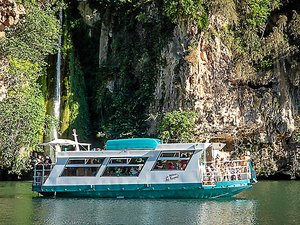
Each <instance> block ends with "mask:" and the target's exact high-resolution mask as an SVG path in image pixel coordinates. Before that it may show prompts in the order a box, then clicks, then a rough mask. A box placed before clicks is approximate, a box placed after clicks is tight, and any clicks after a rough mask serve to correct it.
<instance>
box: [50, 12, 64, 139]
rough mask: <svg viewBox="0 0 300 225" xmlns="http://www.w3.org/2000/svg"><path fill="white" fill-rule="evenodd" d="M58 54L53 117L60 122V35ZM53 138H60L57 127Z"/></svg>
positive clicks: (60, 38) (60, 37) (60, 14)
mask: <svg viewBox="0 0 300 225" xmlns="http://www.w3.org/2000/svg"><path fill="white" fill-rule="evenodd" d="M62 17H63V16H62V9H61V10H60V11H59V20H60V26H61V27H62V22H63V21H62ZM58 45H59V48H58V52H57V61H56V77H55V84H54V99H53V105H54V109H53V110H54V111H53V115H54V117H55V119H56V120H57V121H60V103H61V46H62V36H61V35H59V39H58ZM58 126H59V123H58ZM52 136H53V138H54V139H57V138H58V129H57V128H56V127H55V128H53V133H52Z"/></svg>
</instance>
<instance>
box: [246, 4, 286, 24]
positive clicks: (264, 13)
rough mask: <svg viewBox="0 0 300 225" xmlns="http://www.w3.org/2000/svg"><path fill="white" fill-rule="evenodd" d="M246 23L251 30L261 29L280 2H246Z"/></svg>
mask: <svg viewBox="0 0 300 225" xmlns="http://www.w3.org/2000/svg"><path fill="white" fill-rule="evenodd" d="M242 4H245V5H244V8H245V9H246V15H247V16H246V21H247V23H248V25H250V26H251V27H253V28H258V29H263V28H264V27H265V25H266V22H267V20H268V17H269V15H270V13H271V12H272V11H273V10H274V9H278V8H279V7H280V0H246V1H245V2H244V3H242Z"/></svg>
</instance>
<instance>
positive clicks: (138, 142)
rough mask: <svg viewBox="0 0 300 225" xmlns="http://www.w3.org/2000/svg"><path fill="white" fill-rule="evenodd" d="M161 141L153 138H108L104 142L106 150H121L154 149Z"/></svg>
mask: <svg viewBox="0 0 300 225" xmlns="http://www.w3.org/2000/svg"><path fill="white" fill-rule="evenodd" d="M160 143H161V141H160V140H159V139H154V138H131V139H117V140H108V141H107V142H106V146H105V148H106V150H121V149H136V150H141V149H155V148H156V146H157V145H158V144H160Z"/></svg>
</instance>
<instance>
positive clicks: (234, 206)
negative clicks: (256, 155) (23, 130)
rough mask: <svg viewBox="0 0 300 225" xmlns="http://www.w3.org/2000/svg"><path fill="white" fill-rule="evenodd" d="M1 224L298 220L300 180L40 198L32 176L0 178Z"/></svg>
mask: <svg viewBox="0 0 300 225" xmlns="http://www.w3.org/2000/svg"><path fill="white" fill-rule="evenodd" d="M0 224H7V225H9V224H22V225H23V224H130V225H132V224H172V225H174V224H180V225H183V224H243V225H244V224H272V225H273V224H280V225H281V224H285V225H289V224H300V181H261V182H259V183H258V184H257V185H255V187H254V188H253V189H252V190H249V191H246V192H244V193H242V194H239V195H238V196H236V197H234V198H229V199H220V200H181V199H178V200H126V199H87V198H56V199H54V198H41V197H37V195H36V194H33V193H32V192H31V183H29V182H0Z"/></svg>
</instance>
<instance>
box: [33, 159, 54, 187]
mask: <svg viewBox="0 0 300 225" xmlns="http://www.w3.org/2000/svg"><path fill="white" fill-rule="evenodd" d="M53 167H54V164H44V163H38V164H35V165H34V170H33V185H34V186H42V185H43V184H44V183H45V182H46V180H47V179H48V177H49V175H50V173H51V171H52V169H53Z"/></svg>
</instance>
